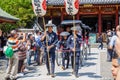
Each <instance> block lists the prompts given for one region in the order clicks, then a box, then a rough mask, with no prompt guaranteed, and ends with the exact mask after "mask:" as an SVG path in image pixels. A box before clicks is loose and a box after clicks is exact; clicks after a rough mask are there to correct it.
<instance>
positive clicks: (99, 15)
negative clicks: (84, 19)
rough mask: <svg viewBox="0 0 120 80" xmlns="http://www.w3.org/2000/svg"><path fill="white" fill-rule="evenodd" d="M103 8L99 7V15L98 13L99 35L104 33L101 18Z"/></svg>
mask: <svg viewBox="0 0 120 80" xmlns="http://www.w3.org/2000/svg"><path fill="white" fill-rule="evenodd" d="M101 17H102V16H101V7H99V13H98V33H101V32H102V18H101Z"/></svg>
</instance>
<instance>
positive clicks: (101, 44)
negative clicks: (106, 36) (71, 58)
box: [97, 34, 103, 49]
mask: <svg viewBox="0 0 120 80" xmlns="http://www.w3.org/2000/svg"><path fill="white" fill-rule="evenodd" d="M97 41H98V42H99V43H100V45H99V46H98V49H99V48H100V49H103V38H102V34H100V35H99V37H98V40H97Z"/></svg>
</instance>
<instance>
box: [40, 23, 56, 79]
mask: <svg viewBox="0 0 120 80" xmlns="http://www.w3.org/2000/svg"><path fill="white" fill-rule="evenodd" d="M46 27H47V28H48V31H45V33H44V35H43V36H42V39H41V40H42V41H44V42H45V45H46V46H45V50H44V51H45V59H46V67H47V71H48V73H47V75H51V77H55V75H54V70H55V46H56V43H57V41H58V37H57V34H56V33H55V32H53V27H54V24H52V22H50V21H49V22H48V24H46ZM48 55H49V56H48ZM48 57H49V58H51V61H50V62H51V67H50V64H49V58H48ZM50 69H51V70H50Z"/></svg>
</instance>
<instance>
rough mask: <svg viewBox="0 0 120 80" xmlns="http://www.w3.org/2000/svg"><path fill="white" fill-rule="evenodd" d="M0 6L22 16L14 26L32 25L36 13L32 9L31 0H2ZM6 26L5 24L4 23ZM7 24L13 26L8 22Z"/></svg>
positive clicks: (14, 14) (12, 13)
mask: <svg viewBox="0 0 120 80" xmlns="http://www.w3.org/2000/svg"><path fill="white" fill-rule="evenodd" d="M0 7H1V8H2V9H3V10H5V11H6V12H8V13H9V14H11V15H13V16H15V17H17V18H20V21H18V22H17V25H14V27H17V26H19V27H31V26H32V24H33V22H34V19H35V15H34V13H33V10H32V2H31V0H0ZM3 25H4V26H5V24H3ZM6 25H7V26H8V25H9V26H13V25H11V24H6Z"/></svg>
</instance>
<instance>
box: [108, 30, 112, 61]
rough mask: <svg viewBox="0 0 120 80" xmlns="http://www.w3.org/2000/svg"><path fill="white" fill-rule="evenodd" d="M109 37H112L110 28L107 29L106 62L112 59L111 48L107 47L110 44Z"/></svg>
mask: <svg viewBox="0 0 120 80" xmlns="http://www.w3.org/2000/svg"><path fill="white" fill-rule="evenodd" d="M111 38H112V32H111V30H108V32H107V61H108V62H111V61H112V50H111V49H109V44H110V40H111Z"/></svg>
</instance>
